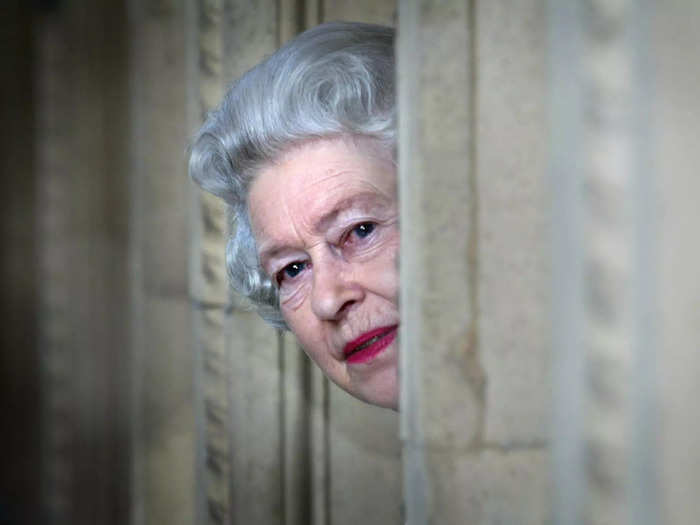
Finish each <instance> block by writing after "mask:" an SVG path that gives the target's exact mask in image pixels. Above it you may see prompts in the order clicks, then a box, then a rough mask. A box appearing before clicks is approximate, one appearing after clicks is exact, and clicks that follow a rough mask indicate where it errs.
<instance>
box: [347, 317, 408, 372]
mask: <svg viewBox="0 0 700 525" xmlns="http://www.w3.org/2000/svg"><path fill="white" fill-rule="evenodd" d="M397 333H398V325H392V326H384V327H382V328H376V329H374V330H370V331H369V332H366V333H364V334H362V335H361V336H360V337H358V338H357V339H353V340H352V341H350V342H349V343H348V344H346V345H345V348H344V349H343V353H344V354H345V359H346V360H347V362H348V363H353V364H355V363H366V362H368V361H371V360H372V359H374V358H375V357H376V356H377V355H379V354H380V353H381V352H382V350H384V349H385V348H386V347H387V346H389V345H390V344H391V343H393V342H394V339H396V335H397Z"/></svg>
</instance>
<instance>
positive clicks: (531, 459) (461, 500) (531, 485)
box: [428, 449, 552, 525]
mask: <svg viewBox="0 0 700 525" xmlns="http://www.w3.org/2000/svg"><path fill="white" fill-rule="evenodd" d="M428 459H429V465H430V466H429V469H430V473H431V477H432V479H434V480H435V484H436V486H435V491H434V492H433V494H434V498H435V499H434V501H433V506H434V507H435V508H438V509H449V512H442V513H441V515H440V516H441V520H440V523H445V524H448V525H462V524H464V523H469V524H470V525H479V524H495V523H498V524H501V523H503V524H506V523H517V524H519V525H520V524H522V525H529V524H531V525H540V524H545V523H551V517H550V492H551V489H552V487H551V486H550V485H549V481H548V479H547V478H546V477H545V476H543V475H542V472H545V471H547V470H548V468H549V464H548V461H549V457H548V454H547V452H546V451H543V450H537V449H533V450H514V451H510V452H503V451H499V450H483V451H479V452H476V453H474V454H463V455H455V454H454V453H452V452H448V453H447V454H445V453H443V452H441V451H435V452H430V453H429V454H428Z"/></svg>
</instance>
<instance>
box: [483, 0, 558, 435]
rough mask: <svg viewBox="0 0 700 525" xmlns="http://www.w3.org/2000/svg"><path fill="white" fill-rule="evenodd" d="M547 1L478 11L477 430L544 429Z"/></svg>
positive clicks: (546, 429) (546, 412) (546, 395)
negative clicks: (481, 425) (482, 415)
mask: <svg viewBox="0 0 700 525" xmlns="http://www.w3.org/2000/svg"><path fill="white" fill-rule="evenodd" d="M544 13H545V2H542V1H540V0H530V1H527V2H519V3H518V4H517V5H514V4H512V3H509V2H500V1H499V2H479V3H478V4H477V8H476V20H475V24H476V39H477V57H476V59H477V61H476V71H475V75H476V86H475V89H476V94H475V97H476V106H477V107H476V117H475V118H476V144H477V148H478V149H477V155H476V175H477V182H476V187H477V192H478V204H477V208H478V218H477V222H478V229H479V232H478V240H477V241H476V242H477V244H478V261H477V265H478V274H479V277H478V283H477V288H478V296H479V299H478V300H479V307H478V308H479V346H480V348H481V349H482V355H483V365H484V369H485V372H486V375H487V377H488V381H487V386H486V409H485V410H486V419H485V425H486V428H485V431H484V437H485V439H486V440H488V441H490V442H495V443H499V444H501V445H507V444H509V443H532V442H542V441H543V440H545V439H546V438H547V437H548V433H549V408H550V407H549V399H550V397H551V386H550V380H549V378H550V366H549V358H550V353H549V328H550V326H549V292H550V280H549V275H550V272H549V248H548V246H549V239H550V231H549V228H548V226H549V224H548V222H549V213H550V212H549V200H548V199H549V195H548V192H547V182H548V181H547V178H546V161H547V157H546V152H547V150H546V146H547V139H548V136H547V121H546V118H547V115H546V111H545V109H546V106H545V102H546V101H545V97H544V96H543V94H544V93H545V91H546V80H547V79H546V65H547V54H546V43H547V42H546V36H547V26H546V17H545V16H544Z"/></svg>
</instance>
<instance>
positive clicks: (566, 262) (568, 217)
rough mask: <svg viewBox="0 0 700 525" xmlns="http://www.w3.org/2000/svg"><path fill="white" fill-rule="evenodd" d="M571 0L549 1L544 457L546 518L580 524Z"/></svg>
mask: <svg viewBox="0 0 700 525" xmlns="http://www.w3.org/2000/svg"><path fill="white" fill-rule="evenodd" d="M580 18H581V13H580V6H579V4H578V2H576V1H568V2H559V1H554V0H552V1H550V2H549V23H550V25H549V49H550V86H551V89H550V91H551V96H550V112H549V114H550V126H551V131H550V158H549V163H550V167H549V171H550V183H551V186H552V198H553V202H552V224H553V229H552V257H553V277H552V292H553V299H552V306H553V308H552V327H553V352H552V355H553V356H554V360H553V376H554V377H553V388H554V390H553V393H554V403H553V419H552V441H553V445H552V454H553V461H554V472H553V477H554V482H555V483H554V486H555V489H556V495H555V501H554V515H555V520H556V523H560V524H561V525H580V524H581V523H582V509H583V505H584V502H585V494H584V489H585V473H584V462H585V459H584V441H583V428H584V417H585V415H584V406H583V403H584V401H583V400H584V390H585V372H584V371H585V364H584V363H585V360H584V354H583V350H582V338H583V330H584V328H583V322H582V317H583V307H582V302H583V301H582V294H583V269H582V249H583V248H582V246H583V233H582V230H583V225H582V224H583V222H582V221H583V217H582V213H583V211H582V204H581V199H580V193H581V183H580V180H581V171H580V167H579V166H580V159H581V152H580V144H581V143H582V134H583V131H582V115H581V108H582V105H583V93H582V90H581V82H580V78H579V73H580V67H579V65H580V56H581V52H582V46H583V42H582V38H583V37H582V28H581V24H580Z"/></svg>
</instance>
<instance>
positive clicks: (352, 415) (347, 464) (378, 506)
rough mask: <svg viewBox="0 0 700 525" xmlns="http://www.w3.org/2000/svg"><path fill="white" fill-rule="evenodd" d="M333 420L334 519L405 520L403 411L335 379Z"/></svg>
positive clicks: (350, 521) (370, 522)
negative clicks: (353, 393) (358, 395)
mask: <svg viewBox="0 0 700 525" xmlns="http://www.w3.org/2000/svg"><path fill="white" fill-rule="evenodd" d="M329 420H330V424H329V433H330V434H329V443H330V474H331V497H330V506H331V520H332V523H334V524H338V525H344V524H347V525H351V524H356V523H366V524H367V525H374V524H376V525H381V524H384V523H400V522H401V514H400V505H401V477H400V476H401V470H400V468H399V466H400V461H401V442H400V441H399V437H398V422H399V418H398V414H397V413H395V412H392V411H390V410H387V409H383V408H378V407H373V406H370V405H367V404H366V403H363V402H361V401H358V400H357V399H355V398H353V397H350V396H349V395H348V394H347V393H346V392H344V391H342V390H340V389H339V388H338V387H336V386H335V385H331V388H330V413H329Z"/></svg>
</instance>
